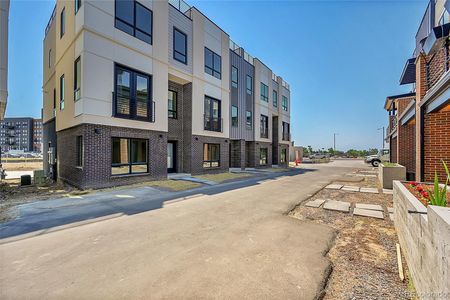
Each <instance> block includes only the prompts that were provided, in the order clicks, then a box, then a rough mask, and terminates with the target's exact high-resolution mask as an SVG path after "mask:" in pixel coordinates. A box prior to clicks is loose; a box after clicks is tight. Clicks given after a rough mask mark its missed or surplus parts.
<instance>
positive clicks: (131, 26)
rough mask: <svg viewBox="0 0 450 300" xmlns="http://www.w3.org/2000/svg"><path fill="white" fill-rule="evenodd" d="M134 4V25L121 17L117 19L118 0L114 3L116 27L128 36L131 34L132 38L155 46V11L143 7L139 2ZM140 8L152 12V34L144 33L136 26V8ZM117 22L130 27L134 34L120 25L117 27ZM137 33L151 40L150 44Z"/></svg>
mask: <svg viewBox="0 0 450 300" xmlns="http://www.w3.org/2000/svg"><path fill="white" fill-rule="evenodd" d="M130 2H133V24H130V23H129V22H128V21H125V20H123V19H121V18H120V17H117V0H115V1H114V27H115V28H117V29H118V30H120V31H122V32H125V33H126V34H129V35H131V36H134V37H135V38H137V39H138V40H140V41H142V42H144V43H147V44H149V45H153V11H152V10H151V9H149V8H148V7H146V6H144V5H142V4H141V3H139V2H138V1H130ZM137 6H140V7H141V8H142V9H144V10H146V11H148V12H150V18H151V20H150V33H148V32H144V31H142V30H141V29H140V28H138V26H137V25H136V7H137ZM117 21H119V22H122V23H124V24H125V25H127V26H129V27H130V29H131V30H132V31H133V34H131V33H129V32H127V31H125V30H123V29H121V28H120V27H119V26H118V25H117ZM136 31H137V32H138V33H140V34H143V35H145V36H147V37H149V38H150V42H149V41H146V40H144V39H142V38H140V37H139V36H138V35H137V34H136Z"/></svg>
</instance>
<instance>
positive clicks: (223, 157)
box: [191, 135, 230, 175]
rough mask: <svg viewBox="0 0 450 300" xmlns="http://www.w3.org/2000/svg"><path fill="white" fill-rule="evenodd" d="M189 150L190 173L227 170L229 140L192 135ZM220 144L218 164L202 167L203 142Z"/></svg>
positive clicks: (228, 165)
mask: <svg viewBox="0 0 450 300" xmlns="http://www.w3.org/2000/svg"><path fill="white" fill-rule="evenodd" d="M191 142H192V152H191V158H192V159H191V174H193V175H195V174H205V173H219V172H225V171H228V169H229V167H230V164H229V156H230V155H229V153H230V152H229V151H230V144H229V143H230V141H229V140H228V139H224V138H217V137H209V136H201V135H193V136H192V140H191ZM205 143H211V144H220V166H219V167H217V168H203V144H205Z"/></svg>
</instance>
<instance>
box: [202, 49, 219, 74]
mask: <svg viewBox="0 0 450 300" xmlns="http://www.w3.org/2000/svg"><path fill="white" fill-rule="evenodd" d="M207 50H208V51H210V52H211V53H212V58H213V60H212V68H210V67H209V66H207V65H206V51H207ZM203 55H204V63H205V73H206V74H208V75H210V76H212V77H215V78H217V79H219V80H222V56H220V55H219V54H217V53H216V52H214V51H212V50H211V49H209V48H208V47H205V50H204V51H203ZM214 55H216V56H218V57H219V59H220V70H219V71H216V69H215V66H214ZM206 69H208V70H211V74H210V73H208V72H206ZM215 73H217V74H218V75H219V77H217V76H215V75H214V74H215Z"/></svg>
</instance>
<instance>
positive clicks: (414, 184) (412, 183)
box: [408, 181, 418, 186]
mask: <svg viewBox="0 0 450 300" xmlns="http://www.w3.org/2000/svg"><path fill="white" fill-rule="evenodd" d="M408 183H409V184H410V185H412V186H416V185H418V183H417V182H416V181H410V182H408Z"/></svg>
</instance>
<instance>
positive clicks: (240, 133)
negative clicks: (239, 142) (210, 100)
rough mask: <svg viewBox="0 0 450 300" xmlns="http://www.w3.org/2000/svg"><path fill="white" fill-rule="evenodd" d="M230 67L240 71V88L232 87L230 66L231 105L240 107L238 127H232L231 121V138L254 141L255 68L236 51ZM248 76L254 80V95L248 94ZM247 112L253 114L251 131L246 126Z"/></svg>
mask: <svg viewBox="0 0 450 300" xmlns="http://www.w3.org/2000/svg"><path fill="white" fill-rule="evenodd" d="M230 62H231V63H230V65H231V66H234V67H236V68H237V69H238V88H234V87H232V86H231V66H230V89H231V105H235V106H237V107H238V126H237V127H234V126H231V120H230V138H231V139H243V140H246V141H252V140H254V138H253V137H254V134H253V132H254V130H255V124H254V123H255V122H254V119H255V114H254V111H255V109H254V101H253V97H254V94H255V68H254V67H253V66H252V65H251V64H249V63H248V62H246V61H245V60H244V58H243V57H241V56H239V55H238V54H236V53H235V52H234V51H231V50H230ZM247 75H250V76H251V77H252V79H253V93H252V95H249V94H247V87H246V86H247V84H246V80H247ZM246 111H251V112H252V117H253V121H252V123H253V126H252V128H251V129H248V128H247V125H246ZM230 116H231V106H230Z"/></svg>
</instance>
